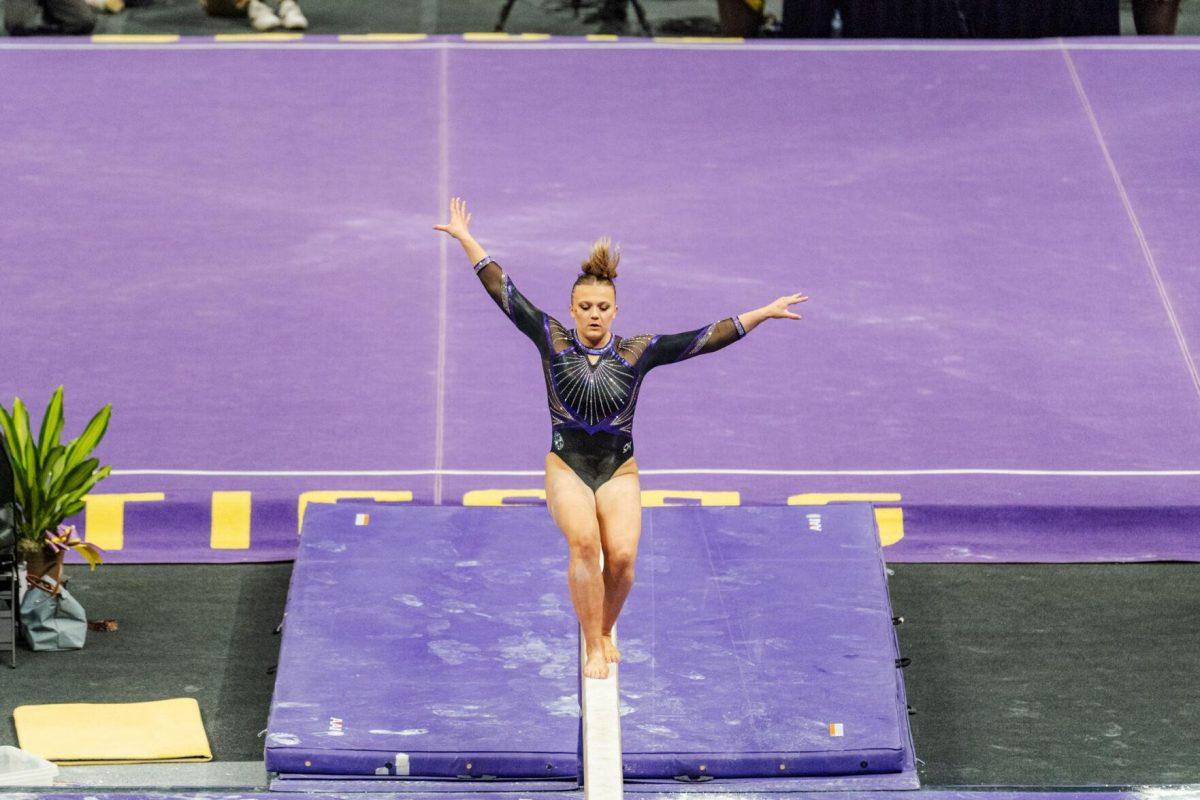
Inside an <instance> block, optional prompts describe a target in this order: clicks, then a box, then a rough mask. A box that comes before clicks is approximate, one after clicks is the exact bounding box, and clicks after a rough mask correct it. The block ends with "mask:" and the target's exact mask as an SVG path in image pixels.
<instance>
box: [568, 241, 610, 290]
mask: <svg viewBox="0 0 1200 800" xmlns="http://www.w3.org/2000/svg"><path fill="white" fill-rule="evenodd" d="M620 260H621V248H620V247H616V248H614V247H613V246H612V241H611V240H610V239H609V238H608V237H607V236H604V237H601V238H600V239H597V240H596V243H595V244H593V245H592V252H591V254H590V255H588V257H587V258H586V259H585V260H584V262H583V264H582V269H583V271H582V272H580V273H579V277H578V278H576V279H575V284H574V285H573V286H572V287H571V290H572V291H574V289H575V287H576V286H579V285H580V284H583V283H596V284H604V283H607V284H608V285H609V286H612V287H613V291H614V292H615V291H616V290H617V287H616V284H615V283H614V281H615V280H616V279H617V262H619V261H620Z"/></svg>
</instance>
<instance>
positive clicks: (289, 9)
mask: <svg viewBox="0 0 1200 800" xmlns="http://www.w3.org/2000/svg"><path fill="white" fill-rule="evenodd" d="M279 16H280V18H282V19H283V27H285V28H287V29H288V30H290V31H302V30H304V29H305V28H307V27H308V19H307V18H306V17H305V16H304V12H303V11H301V10H300V4H299V3H297V2H296V0H283V2H282V3H280V4H279Z"/></svg>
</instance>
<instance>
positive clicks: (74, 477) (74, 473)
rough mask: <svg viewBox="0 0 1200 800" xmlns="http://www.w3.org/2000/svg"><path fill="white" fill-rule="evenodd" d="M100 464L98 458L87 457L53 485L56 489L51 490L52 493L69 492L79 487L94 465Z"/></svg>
mask: <svg viewBox="0 0 1200 800" xmlns="http://www.w3.org/2000/svg"><path fill="white" fill-rule="evenodd" d="M98 466H100V459H98V458H89V459H88V460H87V461H85V462H83V463H82V464H80V465H79V466H77V467H75V469H73V470H71V471H70V472H68V473H67V474H66V475H65V476H64V477H63V479H62V481H61V482H60V485H58V486H56V487H54V488H55V489H56V491H53V492H51V494H52V495H59V494H70V493H71V492H74V491H76V490H77V489H79V487H80V486H82V485H83V482H84V481H86V480H87V479H88V477H89V476H90V475H91V474H92V472H94V471H95V469H96V467H98Z"/></svg>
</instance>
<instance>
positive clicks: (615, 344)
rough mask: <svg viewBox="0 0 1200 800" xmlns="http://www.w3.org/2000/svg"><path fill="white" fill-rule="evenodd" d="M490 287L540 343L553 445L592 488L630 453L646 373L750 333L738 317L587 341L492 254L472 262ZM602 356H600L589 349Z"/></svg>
mask: <svg viewBox="0 0 1200 800" xmlns="http://www.w3.org/2000/svg"><path fill="white" fill-rule="evenodd" d="M475 274H476V275H478V276H479V279H480V281H482V282H483V286H484V288H485V289H487V291H488V294H490V295H491V296H492V299H493V300H495V301H496V305H498V306H500V309H501V310H502V311H504V313H505V314H506V315H507V316H508V318H509V319H511V320H512V321H513V323H514V324H515V325H516V326H517V328H519V329H520V331H521V332H522V333H524V334H525V335H526V336H528V337H529V338H530V339H531V340H533V343H534V344H535V345H537V348H538V352H539V353H541V356H542V372H543V374H544V375H545V378H546V402H547V403H548V404H549V406H550V425H551V437H550V449H551V452H553V453H555V454H557V455H558V456H559V457H560V458H561V459H562V460H563V461H565V462H566V463H567V465H568V466H569V467H570V468H571V469H572V470H574V472H575V474H576V475H578V476H579V477H580V478H581V479H582V480H583V482H584V483H586V484H587V485H588V486H590V487H591V489H592V491H593V492H594V491H596V490H597V489H599V488H600V487H601V486H602V485H603V484H604V483H605V482H606V481H607V480H608V479H609V478H611V477H612V475H613V473H614V472H616V471H617V468H618V467H620V466H621V465H622V464H623V463H625V462H626V461H628V460H629V459H630V458H632V457H633V412H634V409H635V407H636V406H637V396H638V389H640V388H641V385H642V379H643V378H645V377H646V373H647V372H649V371H650V370H652V369H654V368H655V367H657V366H659V365H660V364H673V363H674V362H676V361H683V360H685V359H688V358H691V357H692V356H698V355H701V354H702V353H712V352H714V351H716V350H720V349H721V348H722V347H724V346H725V345H727V344H731V343H733V342H736V341H737V340H738V339H740V338H742V337H743V336H745V335H746V331H745V329H744V328H743V327H742V323H741V321H740V320H739V319H738V318H737V317H736V316H734V317H729V318H727V319H723V320H720V321H718V322H714V323H713V324H711V325H708V326H706V327H704V328H698V329H696V330H694V331H686V332H684V333H672V334H663V335H650V334H644V335H641V336H631V337H622V336H617V335H615V334H613V335H610V336H609V339H608V344H606V345H605V346H604V347H601V348H592V347H587V346H586V345H584V344H583V343H582V342H580V341H579V337H578V335H577V334H576V332H575V330H574V329H567V328H566V327H565V326H563V324H562V323H561V322H559V321H558V320H556V319H555V318H554V317H552V316H550V315H549V314H546V313H544V312H542V311H541V310H539V309H538V308H537V307H536V306H535V305H533V304H532V303H530V302H529V301H528V300H527V299H526V298H525V296H524V295H523V294H521V293H520V292H519V291H517V287H516V286H514V285H513V282H512V280H511V279H510V278H509V277H508V275H507V274H506V273H505V272H504V270H503V269H501V267H500V265H499V264H498V263H496V262H495V261H493V260H492V258H491V257H490V256H488V257H485V258H483V259H481V260H480V261H479V263H478V264H476V265H475ZM589 355H592V356H599V357H600V358H599V359H597V361H596V363H595V364H593V363H592V362H591V361H589V360H588V356H589Z"/></svg>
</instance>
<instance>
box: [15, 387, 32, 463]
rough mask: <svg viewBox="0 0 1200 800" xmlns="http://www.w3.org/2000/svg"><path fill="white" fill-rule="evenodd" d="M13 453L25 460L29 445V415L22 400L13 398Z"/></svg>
mask: <svg viewBox="0 0 1200 800" xmlns="http://www.w3.org/2000/svg"><path fill="white" fill-rule="evenodd" d="M12 442H13V453H15V454H16V455H18V456H19V457H20V458H21V460H22V461H24V460H25V448H26V446H27V445H28V444H29V413H28V412H27V411H26V410H25V404H24V403H22V402H21V398H19V397H14V398H13V438H12Z"/></svg>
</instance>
